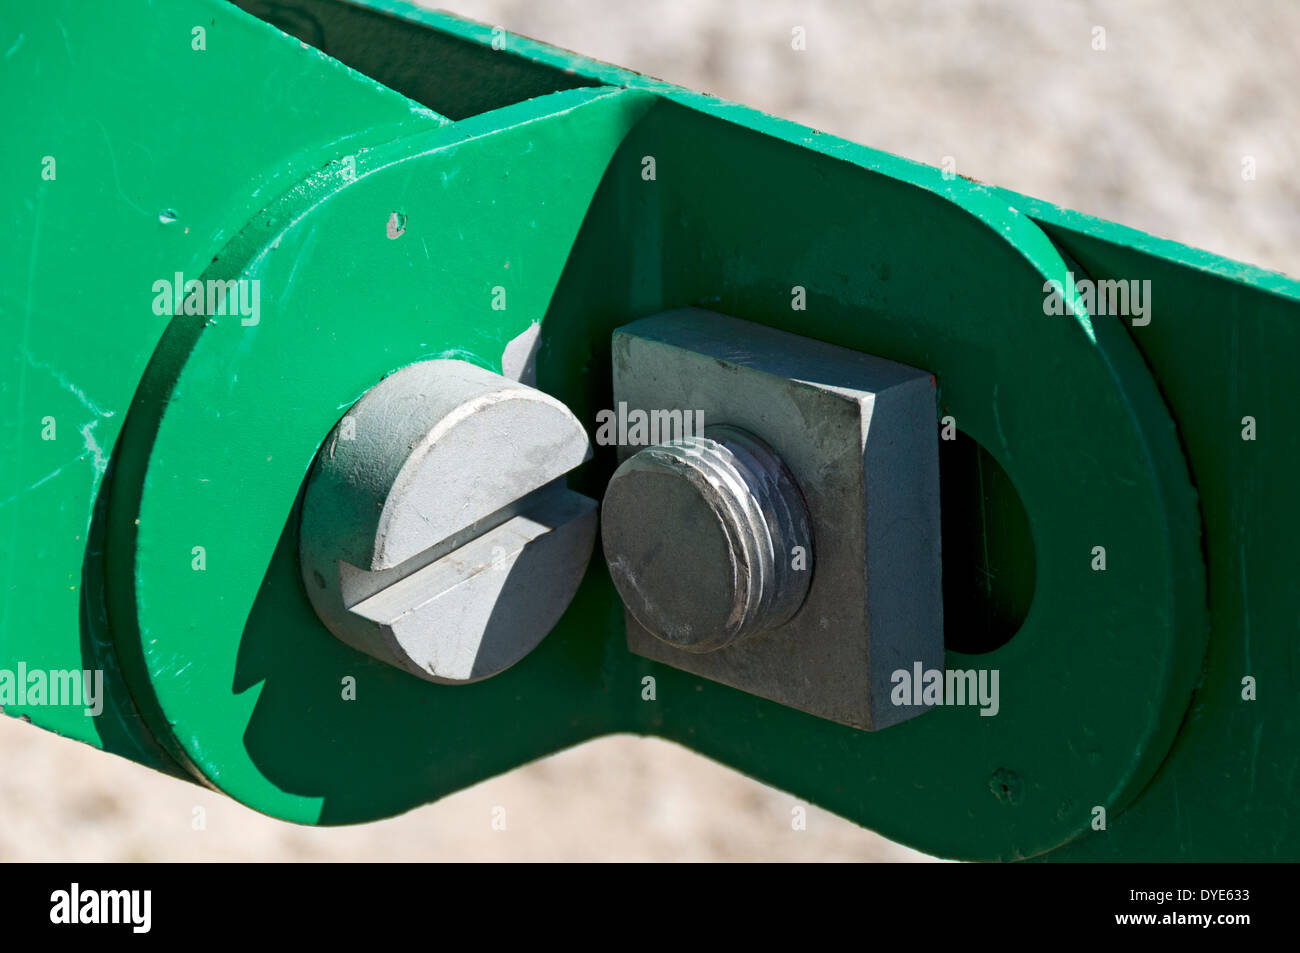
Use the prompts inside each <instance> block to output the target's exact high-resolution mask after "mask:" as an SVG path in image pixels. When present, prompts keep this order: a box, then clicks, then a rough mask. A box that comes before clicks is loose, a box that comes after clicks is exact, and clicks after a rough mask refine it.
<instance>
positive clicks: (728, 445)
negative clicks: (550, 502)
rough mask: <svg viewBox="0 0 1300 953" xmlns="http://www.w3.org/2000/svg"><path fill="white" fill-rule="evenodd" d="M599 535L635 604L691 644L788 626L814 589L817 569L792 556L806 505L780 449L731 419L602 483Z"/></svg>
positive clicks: (647, 618)
mask: <svg viewBox="0 0 1300 953" xmlns="http://www.w3.org/2000/svg"><path fill="white" fill-rule="evenodd" d="M665 526H666V527H672V528H674V531H670V532H664V531H663V528H664V527H665ZM601 538H602V540H603V541H604V546H605V558H606V559H607V560H608V561H609V573H610V576H611V577H612V578H613V580H614V585H615V586H616V587H617V588H618V592H619V595H620V596H622V598H623V602H624V604H625V605H626V606H627V609H628V611H629V612H631V613H632V615H633V616H634V617H635V618H636V620H637V621H638V622H640V623H641V624H642V625H643V626H645V628H646V630H647V631H648V632H649V633H650V634H651V635H653V636H654V637H655V638H657V639H660V640H661V641H663V642H666V643H668V644H669V645H671V646H674V647H675V648H679V649H685V650H686V651H688V652H712V651H716V650H717V649H720V648H722V647H723V646H726V645H730V644H731V643H733V642H736V641H738V640H739V639H741V638H744V637H745V636H746V635H749V634H751V633H753V632H760V631H762V630H764V629H769V628H772V627H773V626H778V625H782V624H784V623H785V622H788V621H789V619H790V617H791V616H793V615H794V614H795V612H796V611H797V610H798V609H799V606H800V605H801V604H802V603H803V600H804V597H805V596H806V595H807V594H808V580H809V578H810V576H811V573H809V572H808V571H806V569H804V570H795V569H793V568H791V565H790V559H789V553H790V551H791V549H793V548H794V547H796V546H798V547H801V548H802V549H803V551H804V552H805V554H808V553H809V552H810V550H811V539H812V530H811V525H810V522H809V519H808V508H807V506H806V505H805V504H804V500H803V497H802V495H800V492H799V488H798V487H797V486H795V483H794V478H793V477H791V476H790V473H789V471H788V470H787V469H786V468H785V465H784V464H782V463H781V461H780V459H779V458H778V457H777V456H776V454H775V453H773V452H772V450H771V449H770V448H769V447H768V446H767V445H766V444H764V443H763V442H762V441H761V440H759V439H758V438H757V437H754V436H753V435H752V434H748V433H746V432H745V431H743V430H740V429H738V428H735V427H726V426H719V427H710V428H709V429H708V430H706V431H705V432H704V434H703V435H700V436H689V437H685V438H683V439H681V440H674V441H671V442H669V443H664V444H658V445H656V446H653V447H647V448H646V449H644V450H642V451H640V452H639V453H636V454H634V455H633V456H631V457H629V458H628V459H627V460H624V461H623V463H622V465H621V466H620V467H619V468H618V469H617V470H616V471H615V472H614V476H613V477H612V478H611V479H610V481H609V487H608V489H607V490H606V491H605V501H604V507H603V512H602V516H601Z"/></svg>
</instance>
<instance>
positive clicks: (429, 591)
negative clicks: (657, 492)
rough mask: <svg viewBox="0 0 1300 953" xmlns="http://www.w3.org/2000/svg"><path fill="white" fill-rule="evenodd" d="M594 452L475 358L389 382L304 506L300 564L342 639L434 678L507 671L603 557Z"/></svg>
mask: <svg viewBox="0 0 1300 953" xmlns="http://www.w3.org/2000/svg"><path fill="white" fill-rule="evenodd" d="M590 456H591V446H590V441H589V440H588V438H587V434H586V431H585V430H584V429H583V427H582V425H581V423H579V421H578V419H577V418H576V417H574V416H573V414H572V413H570V411H569V410H568V408H567V407H565V406H564V405H563V404H561V403H560V402H559V401H557V400H556V399H554V398H553V397H550V396H548V395H547V394H544V393H542V392H541V391H539V390H535V389H534V388H532V387H527V386H525V385H523V384H519V383H517V382H515V381H512V380H509V379H507V378H505V377H502V376H500V375H499V374H494V373H492V372H491V371H486V370H484V369H482V368H480V367H476V366H474V365H472V364H467V363H465V362H463V361H451V360H438V361H425V362H423V363H420V364H414V365H411V366H410V367H406V368H403V369H402V370H400V371H398V372H396V373H395V374H392V375H390V376H389V377H386V378H384V380H382V381H381V382H380V383H379V384H377V385H376V386H375V387H373V388H372V389H371V390H369V391H368V392H367V393H366V394H365V396H363V397H362V398H361V400H360V401H358V402H357V403H356V405H355V406H353V408H352V409H351V410H350V411H349V412H348V414H347V415H346V416H345V417H344V418H343V420H342V421H340V422H339V424H338V426H337V427H335V428H334V431H333V432H332V433H331V434H330V435H329V437H328V439H327V440H326V442H325V445H324V447H323V448H322V449H321V452H320V453H319V454H318V456H317V458H316V464H315V466H314V467H313V470H312V473H311V476H310V479H309V482H308V484H307V490H306V493H305V495H304V498H303V507H302V523H301V529H300V536H299V558H300V561H301V566H302V578H303V584H304V585H305V586H306V588H307V595H308V597H309V599H310V600H311V604H312V606H313V608H314V609H315V610H316V614H317V615H318V616H319V617H320V619H321V621H322V622H324V623H325V626H326V627H327V628H328V629H329V630H330V631H331V632H332V633H334V635H335V636H337V637H338V638H339V639H341V640H342V641H344V642H346V643H347V644H349V645H351V646H353V647H354V648H357V649H360V650H361V651H363V652H365V653H367V654H369V655H372V656H374V657H375V658H377V659H381V660H382V661H385V662H388V663H389V664H391V665H395V666H398V667H399V668H402V669H404V670H405V671H407V672H410V673H411V674H413V675H416V676H418V677H420V678H423V679H426V680H428V681H432V682H440V683H449V684H459V683H465V682H473V681H478V680H480V679H483V678H487V677H488V676H491V675H495V674H496V673H498V672H500V671H502V670H503V669H506V668H508V667H509V666H511V665H513V664H514V663H515V662H517V661H519V660H520V659H521V658H523V657H524V656H525V655H526V654H528V653H529V652H530V651H532V649H533V648H535V647H536V645H537V644H538V643H539V642H540V641H541V640H542V639H543V638H544V637H545V636H546V634H547V632H549V631H550V629H551V627H552V626H554V624H555V623H556V622H557V621H558V620H559V618H560V616H561V615H562V614H563V613H564V610H565V609H566V608H567V607H568V604H569V602H570V600H571V599H572V598H573V594H574V592H575V591H576V590H577V588H578V584H579V583H580V582H581V580H582V576H583V574H584V573H585V571H586V568H587V562H588V560H589V559H590V557H591V551H592V546H593V544H594V542H595V533H596V503H595V501H594V500H591V499H588V498H587V497H585V496H581V495H580V494H577V493H574V492H572V491H571V490H569V489H568V488H567V487H566V486H565V480H564V475H565V474H566V473H567V472H568V471H569V470H571V469H573V468H574V467H576V466H578V465H579V464H580V463H582V462H583V461H584V460H586V459H588V458H589V457H590Z"/></svg>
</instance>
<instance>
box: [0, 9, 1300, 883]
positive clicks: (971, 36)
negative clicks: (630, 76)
mask: <svg viewBox="0 0 1300 953" xmlns="http://www.w3.org/2000/svg"><path fill="white" fill-rule="evenodd" d="M446 2H448V3H452V5H453V7H454V10H455V12H457V13H460V14H462V15H464V16H468V17H471V18H473V19H476V20H480V21H482V22H485V23H488V24H491V25H494V26H501V27H504V28H505V29H506V30H507V31H509V32H512V33H520V34H524V35H528V36H532V37H535V38H537V39H540V40H544V41H547V42H550V43H553V44H556V45H558V46H563V47H567V48H569V49H573V50H577V51H579V52H582V53H584V54H587V55H589V56H592V57H595V58H598V59H603V60H607V61H609V62H612V63H617V64H619V65H621V66H626V67H630V68H632V69H637V70H640V71H642V72H646V73H650V74H653V75H655V76H659V77H661V78H663V79H666V80H669V81H672V82H675V83H678V84H680V85H682V86H687V87H693V88H696V89H700V90H703V91H706V92H709V93H713V94H715V95H718V96H722V97H724V98H726V99H731V100H736V101H738V102H742V103H746V104H748V105H751V106H755V107H758V108H760V109H762V110H764V111H767V112H772V113H776V114H779V115H783V116H786V117H788V118H790V119H794V120H796V121H799V122H802V123H805V124H807V125H809V126H813V127H815V128H817V129H821V130H823V131H825V132H829V133H833V134H836V135H839V136H843V137H845V138H849V139H854V140H857V141H860V142H863V143H865V144H867V145H870V146H873V147H875V148H878V149H883V150H886V151H889V152H893V153H897V154H899V155H903V156H907V157H909V158H912V159H916V160H918V161H921V162H925V163H928V164H930V165H939V164H941V162H942V161H943V158H944V157H945V156H951V157H953V159H954V160H955V162H956V168H957V171H958V172H960V173H962V174H964V175H970V176H973V177H975V178H977V179H980V180H982V181H985V182H989V183H991V184H995V185H1000V186H1005V187H1008V188H1011V189H1015V190H1018V191H1021V192H1026V193H1028V194H1030V195H1034V196H1037V197H1040V198H1044V199H1049V200H1051V201H1054V202H1056V203H1058V204H1061V205H1065V206H1068V207H1071V208H1075V209H1079V210H1081V211H1085V212H1089V213H1092V214H1094V215H1098V216H1101V217H1103V218H1110V219H1115V220H1117V221H1120V222H1123V223H1125V224H1128V225H1132V226H1134V227H1137V228H1141V229H1143V230H1146V231H1150V232H1153V233H1155V234H1157V235H1161V236H1164V237H1167V238H1173V239H1177V240H1179V241H1182V242H1184V243H1187V244H1190V245H1195V246H1198V247H1202V248H1205V249H1208V250H1210V251H1214V252H1217V253H1219V254H1222V255H1226V256H1228V257H1231V258H1237V259H1240V260H1243V261H1248V262H1252V263H1254V264H1257V265H1261V266H1263V267H1266V268H1272V269H1274V270H1278V271H1284V272H1287V273H1289V274H1293V275H1295V274H1300V268H1297V265H1296V261H1297V253H1298V252H1300V178H1298V177H1297V176H1296V174H1295V173H1296V164H1297V158H1298V156H1300V3H1295V2H1291V0H1275V2H1263V0H1254V2H1252V0H1240V2H1234V3H1226V2H1217V0H1194V2H1192V0H1167V2H1149V3H1141V4H1138V3H1131V2H1129V3H1125V2H1119V0H1116V2H1095V3H1092V2H1082V0H1080V2H1070V0H1010V2H997V3H993V2H988V3H979V2H951V3H942V2H937V0H890V2H880V0H872V2H860V3H858V2H854V3H849V2H833V0H825V2H803V3H799V2H785V0H771V2H748V3H742V2H730V3H726V2H721V0H669V2H660V0H642V2H637V0H546V2H538V0H455V2H454V3H453V2H452V0H446ZM428 5H434V4H428ZM796 26H801V27H803V28H804V30H805V31H806V37H807V49H806V50H805V51H802V52H797V51H794V50H792V49H791V45H790V39H791V31H792V29H793V28H794V27H796ZM1098 27H1100V28H1102V29H1103V30H1104V31H1105V49H1104V50H1097V49H1094V40H1095V37H1096V36H1097V35H1098V34H1097V33H1096V28H1098ZM1247 156H1250V157H1253V158H1254V163H1255V169H1256V178H1255V179H1254V180H1253V181H1248V180H1245V179H1243V177H1242V163H1243V158H1244V157H1247ZM0 766H3V769H2V770H0V861H11V860H187V859H211V860H245V859H250V860H252V859H264V860H335V859H355V860H378V859H394V860H418V859H472V860H504V859H517V860H543V859H560V860H578V859H586V860H643V859H644V860H722V859H728V860H729V859H746V860H750V859H792V860H798V859H808V860H812V859H822V860H918V859H919V860H925V859H927V858H924V857H923V856H922V855H919V854H916V853H915V852H912V851H909V850H907V849H905V848H902V847H899V846H898V845H895V844H891V843H890V842H888V841H885V840H884V839H882V838H880V837H877V836H876V835H874V834H872V833H870V832H867V831H863V830H861V829H859V828H856V827H854V826H853V825H852V824H849V823H848V822H846V821H843V820H840V819H838V818H835V817H833V816H831V815H829V814H826V813H824V812H821V811H818V810H816V809H813V808H809V809H808V815H807V830H804V831H795V830H792V828H791V810H792V808H793V807H795V806H797V805H798V804H799V802H798V801H796V800H795V799H793V798H792V797H790V796H789V795H787V794H784V793H782V792H779V791H774V790H772V789H769V788H766V787H763V786H762V785H759V784H757V783H755V782H753V781H750V780H748V779H746V778H743V777H741V776H739V775H737V774H735V773H734V772H732V771H730V770H728V769H726V768H723V767H720V766H718V765H716V764H713V763H711V762H708V761H706V760H704V759H702V758H699V757H697V756H695V755H692V754H689V753H687V752H685V751H683V750H681V749H678V748H676V747H675V746H672V745H670V744H667V743H665V742H661V741H651V740H645V739H635V738H622V737H620V738H610V739H605V740H602V741H598V742H593V743H591V744H589V745H586V746H584V747H582V748H579V749H575V750H572V751H568V752H564V753H562V754H559V755H557V756H555V757H553V758H549V759H547V760H545V761H542V762H539V763H536V764H533V765H529V766H527V767H524V768H521V769H519V770H517V771H514V772H512V773H511V774H509V775H506V776H504V777H501V778H497V779H494V780H491V781H488V782H485V783H483V784H481V785H478V786H477V787H475V788H472V789H470V790H468V791H464V792H461V793H460V794H457V795H454V796H452V797H449V798H447V799H445V800H443V801H441V802H440V803H438V804H434V805H430V806H427V807H424V808H421V809H419V810H416V811H412V812H410V813H409V814H406V815H404V816H402V817H400V818H395V819H393V820H390V821H385V822H382V823H379V824H372V825H367V826H364V827H353V828H346V829H333V830H315V829H309V828H301V827H296V826H293V825H289V824H283V823H280V822H278V821H273V820H270V819H268V818H265V817H262V816H261V815H258V814H254V813H253V812H251V811H248V810H247V809H245V808H243V807H240V806H239V805H237V804H235V803H233V802H231V801H228V800H226V799H224V798H222V797H219V796H217V795H214V794H211V793H209V792H207V791H206V790H204V789H201V788H198V787H196V786H194V785H189V784H185V783H183V782H180V781H175V780H172V779H170V778H166V777H163V776H161V775H157V774H154V773H153V772H151V771H149V770H147V769H145V768H140V767H137V766H136V765H133V764H130V763H128V762H125V761H122V760H119V759H117V758H114V757H110V756H106V755H102V754H100V753H98V752H95V751H93V750H91V749H90V748H87V747H84V746H81V745H78V744H76V743H74V742H70V741H66V740H63V739H60V738H56V737H54V736H52V735H48V734H46V733H44V732H41V731H38V730H37V729H34V728H32V727H30V726H27V725H24V724H21V723H18V722H16V721H13V720H11V719H7V718H0ZM498 806H503V807H505V808H506V809H507V815H506V817H507V825H506V830H504V831H497V830H493V829H492V827H491V823H490V821H491V816H492V810H493V808H495V807H498ZM197 808H201V809H202V810H203V812H204V814H203V817H204V821H205V829H203V830H195V829H194V827H193V821H194V818H195V816H196V815H195V810H196V809H197Z"/></svg>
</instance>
